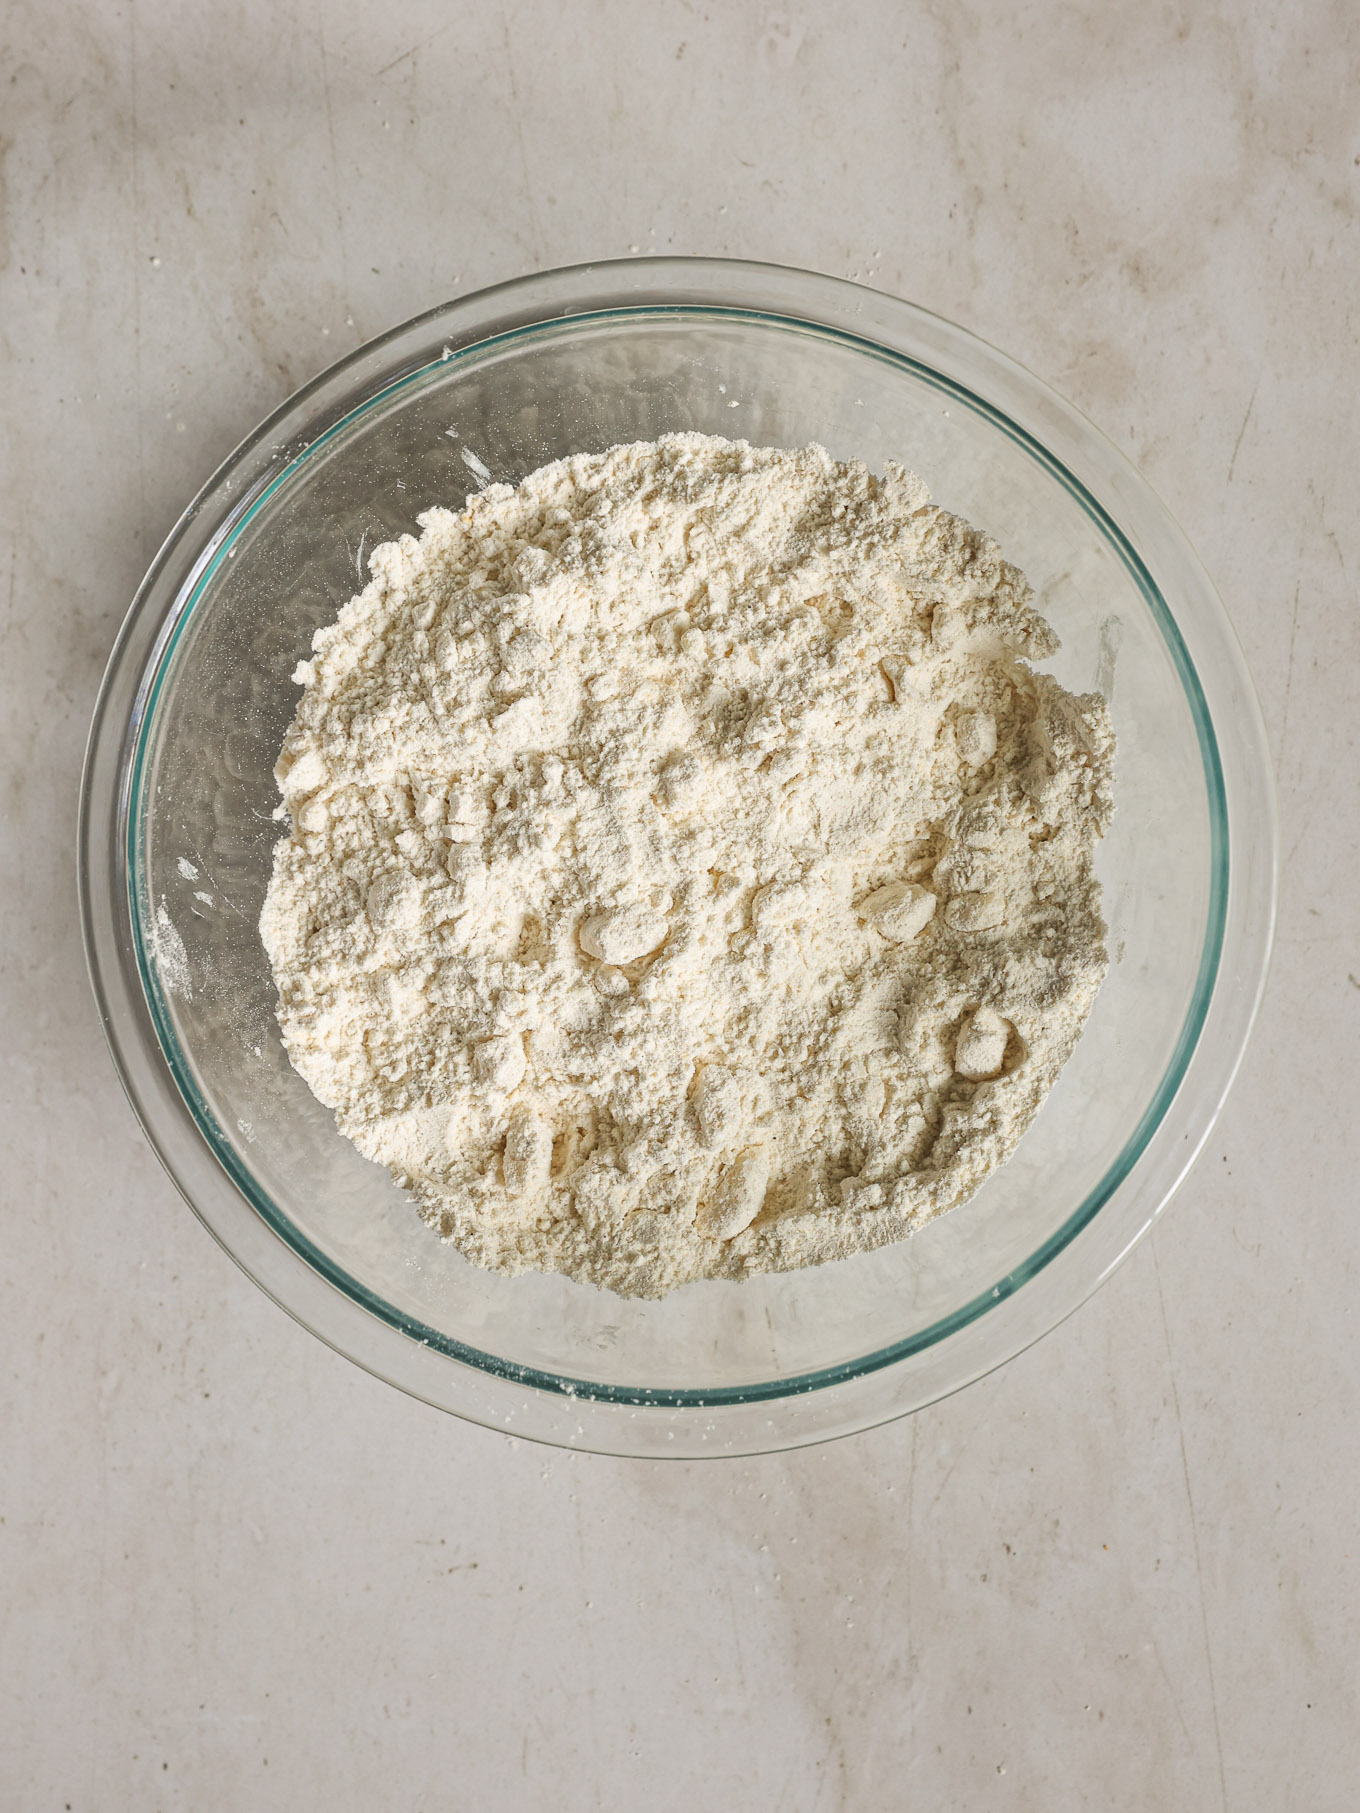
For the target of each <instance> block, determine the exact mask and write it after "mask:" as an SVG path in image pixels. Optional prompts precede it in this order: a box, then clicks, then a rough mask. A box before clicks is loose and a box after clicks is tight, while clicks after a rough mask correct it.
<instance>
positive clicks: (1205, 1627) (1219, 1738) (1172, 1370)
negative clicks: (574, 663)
mask: <svg viewBox="0 0 1360 1813" xmlns="http://www.w3.org/2000/svg"><path fill="white" fill-rule="evenodd" d="M1148 1244H1149V1245H1150V1246H1151V1248H1152V1273H1153V1276H1154V1277H1155V1278H1156V1280H1157V1303H1158V1307H1159V1308H1160V1310H1161V1312H1162V1340H1163V1341H1164V1342H1165V1344H1166V1364H1167V1374H1168V1377H1169V1378H1170V1380H1171V1403H1172V1407H1173V1409H1174V1410H1175V1413H1176V1435H1177V1439H1178V1440H1179V1442H1180V1447H1181V1478H1182V1479H1183V1480H1184V1482H1185V1502H1186V1504H1187V1506H1188V1507H1189V1511H1190V1544H1191V1547H1192V1549H1193V1550H1194V1555H1195V1585H1196V1587H1197V1588H1198V1589H1199V1623H1200V1633H1201V1635H1202V1637H1203V1640H1204V1666H1205V1669H1206V1671H1207V1673H1208V1677H1209V1706H1210V1709H1211V1710H1212V1712H1213V1715H1214V1745H1215V1747H1216V1749H1217V1752H1218V1798H1219V1805H1220V1806H1221V1807H1222V1808H1223V1813H1228V1782H1227V1776H1226V1774H1225V1772H1224V1768H1223V1732H1222V1730H1221V1728H1220V1726H1219V1722H1218V1688H1217V1686H1216V1685H1215V1682H1214V1656H1213V1650H1212V1648H1211V1647H1210V1644H1209V1613H1208V1609H1207V1607H1206V1606H1205V1603H1204V1570H1203V1567H1202V1565H1201V1563H1200V1553H1199V1523H1198V1521H1197V1519H1196V1517H1195V1497H1194V1493H1193V1492H1192V1491H1191V1489H1190V1462H1189V1459H1188V1457H1187V1455H1186V1452H1185V1424H1184V1423H1183V1422H1182V1420H1181V1394H1180V1389H1179V1387H1178V1386H1177V1384H1176V1361H1175V1357H1174V1355H1173V1354H1172V1351H1171V1328H1170V1324H1169V1323H1168V1322H1167V1319H1166V1295H1165V1292H1164V1291H1163V1290H1162V1268H1161V1266H1160V1265H1159V1264H1158V1262H1157V1247H1156V1244H1155V1241H1150V1242H1149V1243H1148Z"/></svg>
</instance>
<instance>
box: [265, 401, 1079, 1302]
mask: <svg viewBox="0 0 1360 1813" xmlns="http://www.w3.org/2000/svg"><path fill="white" fill-rule="evenodd" d="M420 523H421V526H422V533H421V535H420V537H419V539H416V538H414V537H411V536H404V537H402V539H401V540H400V541H396V542H391V543H388V544H386V545H385V546H383V547H380V548H378V549H376V550H375V551H374V553H373V556H372V558H371V561H370V570H371V572H372V575H373V577H372V581H371V583H370V584H369V585H368V586H367V587H366V588H365V590H364V591H363V592H361V593H360V595H359V596H358V597H357V598H355V599H353V600H352V601H351V602H350V603H349V604H348V605H346V606H345V608H344V609H343V610H342V611H341V613H340V616H339V619H338V621H337V622H336V624H335V625H334V626H333V627H330V628H326V629H322V630H320V631H319V632H318V634H317V636H316V638H315V641H314V644H313V646H314V650H315V654H314V658H313V659H312V660H310V661H306V662H303V663H302V665H301V666H300V667H299V669H298V671H297V675H296V678H297V680H298V681H299V682H300V683H301V684H302V686H303V689H304V690H303V694H302V698H301V701H300V703H299V705H298V710H297V716H296V718H295V720H294V722H293V724H292V726H291V728H290V729H289V731H288V735H287V738H286V740H285V742H284V746H283V751H282V754H281V757H280V760H279V765H278V769H277V774H278V779H279V782H280V786H281V788H282V792H283V799H284V807H285V809H286V812H287V814H288V816H289V819H290V821H291V826H292V830H291V834H290V835H289V836H287V837H285V838H284V839H283V840H282V841H281V842H280V843H279V845H278V847H277V851H276V854H275V862H274V874H273V880H272V883H271V886H270V889H269V894H268V898H267V901H266V904H265V908H264V914H263V917H262V920H261V927H260V929H261V933H262V936H263V939H264V943H265V947H266V949H267V951H268V954H269V958H270V961H271V963H272V965H273V970H274V975H275V978H276V981H277V985H278V990H279V1024H280V1027H281V1028H282V1033H283V1038H284V1041H285V1044H286V1046H287V1049H288V1052H289V1055H290V1057H291V1059H292V1061H293V1064H294V1065H295V1066H296V1068H297V1069H298V1071H299V1072H300V1073H301V1075H302V1076H303V1077H304V1078H305V1079H306V1081H307V1082H308V1084H309V1085H310V1086H311V1088H312V1090H313V1092H314V1093H315V1094H316V1095H317V1096H318V1097H319V1098H320V1100H321V1101H322V1102H324V1103H325V1104H326V1105H327V1106H328V1107H330V1108H332V1109H334V1111H335V1115H336V1120H337V1123H338V1125H339V1127H340V1130H341V1131H342V1132H343V1133H344V1134H346V1135H347V1136H348V1137H349V1138H350V1139H351V1140H353V1142H354V1143H355V1145H356V1146H358V1148H359V1150H360V1151H361V1152H363V1153H365V1154H367V1156H368V1157H370V1158H372V1159H375V1160H376V1161H377V1162H378V1163H379V1164H382V1165H385V1166H387V1167H388V1169H389V1170H390V1171H391V1172H392V1173H393V1175H394V1176H395V1177H396V1179H397V1181H398V1182H399V1183H400V1184H402V1185H403V1186H404V1187H406V1188H407V1189H409V1190H410V1191H412V1192H413V1193H414V1195H415V1197H416V1198H417V1200H418V1202H419V1204H420V1206H421V1210H422V1213H423V1214H424V1215H425V1217H426V1219H427V1220H428V1221H429V1222H430V1223H431V1225H432V1226H433V1227H435V1228H437V1229H438V1230H439V1231H440V1233H442V1234H443V1235H444V1236H445V1237H446V1238H448V1239H450V1240H452V1241H454V1242H456V1244H457V1245H458V1246H459V1247H460V1248H461V1250H462V1251H463V1252H464V1253H465V1254H467V1256H468V1257H469V1258H471V1259H473V1260H475V1261H476V1262H477V1263H479V1264H481V1265H485V1266H490V1267H494V1268H496V1269H498V1270H501V1271H506V1272H519V1271H523V1270H525V1269H528V1268H531V1267H532V1268H540V1269H552V1270H558V1271H563V1272H567V1273H570V1274H571V1275H573V1276H575V1277H577V1278H582V1279H588V1280H590V1281H592V1282H593V1283H595V1284H598V1285H602V1286H606V1287H608V1288H609V1289H611V1290H614V1291H617V1292H619V1293H621V1294H624V1295H641V1296H658V1295H660V1294H662V1293H663V1292H665V1291H668V1290H670V1289H671V1288H672V1287H674V1286H675V1285H678V1284H682V1283H684V1282H686V1281H687V1280H690V1279H695V1278H712V1277H722V1278H740V1277H742V1276H744V1275H745V1274H747V1273H750V1272H757V1271H775V1270H785V1269H789V1268H792V1267H796V1266H802V1265H808V1264H813V1263H817V1262H819V1261H822V1260H827V1259H834V1258H839V1257H841V1256H843V1255H846V1254H849V1253H853V1252H856V1251H860V1250H863V1249H866V1248H870V1247H876V1246H879V1245H881V1244H883V1243H884V1242H887V1241H892V1240H898V1239H900V1238H901V1237H902V1236H904V1235H906V1234H907V1233H909V1232H910V1231H911V1230H912V1229H914V1228H916V1227H919V1226H920V1225H921V1224H922V1223H923V1222H925V1221H926V1220H928V1219H929V1218H930V1217H932V1216H933V1215H936V1214H938V1213H940V1212H941V1211H942V1210H944V1209H947V1208H949V1207H951V1206H952V1205H954V1204H956V1203H958V1202H960V1201H962V1200H963V1199H964V1198H965V1197H966V1196H968V1195H969V1194H970V1193H971V1192H972V1191H973V1190H974V1189H976V1187H977V1186H978V1184H979V1183H980V1182H981V1181H982V1179H983V1178H984V1177H985V1176H986V1175H987V1173H988V1172H989V1171H990V1170H992V1168H993V1167H994V1166H996V1165H997V1164H999V1163H1000V1162H1001V1161H1002V1160H1003V1159H1005V1158H1006V1157H1007V1156H1008V1155H1009V1153H1010V1152H1011V1151H1012V1150H1013V1148H1014V1146H1015V1144H1016V1142H1017V1141H1018V1139H1019V1138H1020V1135H1021V1134H1022V1133H1023V1131H1024V1130H1025V1128H1026V1126H1027V1125H1028V1124H1029V1122H1030V1121H1031V1119H1032V1118H1033V1116H1034V1114H1035V1112H1036V1111H1037V1109H1038V1108H1039V1106H1040V1104H1041V1102H1042V1101H1043V1099H1044V1096H1045V1095H1046V1093H1047V1091H1048V1090H1049V1088H1050V1087H1051V1085H1052V1083H1053V1082H1054V1080H1055V1078H1056V1077H1057V1075H1058V1073H1059V1071H1060V1070H1061V1068H1062V1066H1063V1064H1064V1063H1065V1061H1066V1059H1067V1058H1068V1056H1069V1055H1070V1053H1071V1051H1072V1049H1073V1046H1074V1045H1075V1044H1076V1041H1077V1038H1078V1036H1079V1034H1080V1031H1081V1027H1082V1024H1083V1021H1084V1019H1085V1017H1086V1014H1087V1012H1088V1011H1089V1009H1090V1006H1091V1003H1092V1000H1093V998H1094V996H1095V992H1096V990H1097V988H1098V987H1099V984H1100V981H1101V978H1102V976H1103V974H1104V969H1105V952H1104V931H1105V928H1104V925H1103V922H1102V920H1101V915H1100V894H1099V887H1098V883H1097V881H1096V878H1095V873H1094V869H1093V864H1092V852H1093V848H1094V845H1095V842H1096V839H1097V837H1098V835H1099V834H1100V833H1101V832H1102V831H1103V829H1104V827H1105V825H1106V822H1107V820H1108V817H1109V814H1110V809H1111V806H1110V769H1111V761H1112V756H1113V738H1112V735H1111V732H1110V727H1109V720H1108V716H1107V713H1106V709H1105V705H1104V702H1103V700H1101V699H1100V697H1099V696H1098V695H1094V694H1091V695H1086V696H1084V697H1080V698H1076V697H1073V696H1071V695H1070V694H1068V693H1066V692H1064V691H1063V689H1062V688H1061V687H1060V686H1058V685H1057V683H1056V682H1055V681H1054V680H1052V679H1051V678H1049V677H1048V676H1047V675H1044V674H1042V673H1038V672H1036V671H1034V670H1033V668H1031V667H1030V666H1029V665H1028V662H1027V659H1026V658H1027V657H1028V658H1029V659H1030V660H1033V659H1039V658H1042V657H1045V656H1047V655H1050V654H1051V653H1052V652H1053V651H1054V650H1055V648H1056V646H1057V640H1056V638H1055V637H1054V635H1053V634H1052V632H1051V630H1050V629H1049V628H1048V626H1047V625H1046V624H1045V623H1044V622H1043V620H1042V619H1041V618H1040V617H1039V616H1038V615H1037V614H1036V613H1035V611H1034V610H1033V609H1032V608H1031V605H1030V602H1029V600H1030V590H1029V587H1028V585H1027V584H1026V582H1025V580H1024V578H1023V576H1022V575H1021V574H1020V573H1019V572H1017V570H1016V569H1015V568H1014V567H1012V566H1010V565H1008V564H1007V562H1006V561H1005V560H1003V559H1002V557H1001V555H1000V552H999V550H998V549H997V547H996V545H995V543H993V542H992V541H991V540H989V539H988V537H987V536H985V535H983V534H981V533H980V532H978V531H977V530H975V529H973V528H970V527H969V526H968V525H967V524H966V523H964V522H963V521H961V520H960V519H959V518H958V517H955V516H951V515H949V514H947V513H946V512H945V511H943V510H940V509H938V508H936V507H935V506H933V505H932V504H931V503H930V502H929V498H928V494H927V492H926V490H925V488H924V486H923V485H922V484H921V483H920V481H919V480H918V479H916V478H914V477H913V476H911V475H910V474H909V473H907V472H905V471H903V470H902V469H901V468H898V467H894V466H890V467H889V468H888V470H887V472H886V474H885V476H884V477H883V478H881V479H880V478H875V477H874V476H873V475H872V474H871V473H870V472H869V471H868V470H867V468H865V467H864V466H863V465H861V464H858V463H856V462H850V463H840V462H837V461H835V460H832V459H831V458H830V456H829V455H828V454H827V453H826V452H825V451H824V450H823V449H822V448H820V447H815V446H814V447H808V448H805V449H803V450H802V451H800V452H793V453H789V452H781V451H776V450H774V449H770V448H758V447H752V446H749V445H747V444H746V443H744V442H739V441H738V442H732V441H725V440H719V439H714V438H710V437H707V436H703V435H695V434H682V435H671V436H668V437H666V439H664V440H662V441H659V442H657V443H655V444H650V443H648V444H638V445H634V446H626V447H614V448H612V449H611V450H610V451H609V452H607V453H604V454H600V455H581V456H578V457H575V458H572V459H567V460H562V461H559V462H557V463H556V464H554V465H550V466H545V467H543V468H542V469H541V470H539V471H537V472H534V473H532V474H531V475H530V476H529V477H528V478H527V479H525V480H524V482H523V483H522V484H520V485H519V486H518V487H516V488H514V489H511V488H510V487H509V486H506V485H490V486H488V487H487V489H486V490H484V491H482V492H481V493H480V494H479V495H477V496H474V497H472V498H471V499H470V500H469V501H468V504H467V507H466V508H465V509H464V510H463V511H462V512H461V513H459V514H454V513H453V512H451V511H449V510H444V509H434V510H431V511H429V512H428V513H427V514H426V515H424V516H422V517H421V518H420Z"/></svg>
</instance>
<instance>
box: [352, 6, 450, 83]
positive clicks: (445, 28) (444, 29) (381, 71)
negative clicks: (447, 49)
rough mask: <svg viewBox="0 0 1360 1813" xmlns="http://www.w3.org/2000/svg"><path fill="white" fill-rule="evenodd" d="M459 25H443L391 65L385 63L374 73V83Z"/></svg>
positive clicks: (393, 60) (405, 51) (395, 58)
mask: <svg viewBox="0 0 1360 1813" xmlns="http://www.w3.org/2000/svg"><path fill="white" fill-rule="evenodd" d="M457 24H458V20H456V19H451V20H450V21H449V23H448V24H447V25H441V26H440V28H439V30H438V31H432V32H431V33H430V35H429V37H428V38H421V39H420V40H419V42H418V43H415V44H413V45H412V46H411V48H410V49H409V50H404V51H402V53H401V55H400V56H397V57H393V59H392V61H391V62H390V63H384V64H383V66H382V68H381V69H375V70H374V72H373V79H374V81H375V82H376V81H377V79H378V77H379V76H385V75H386V74H387V72H388V71H389V70H391V69H396V68H397V67H398V65H399V64H402V63H405V62H406V61H407V60H408V59H409V58H411V57H414V56H418V55H419V53H420V52H421V51H422V50H425V49H426V48H427V47H428V46H429V45H431V44H433V43H434V41H435V39H436V38H442V37H443V36H444V34H445V32H451V31H452V30H453V28H454V26H455V25H457Z"/></svg>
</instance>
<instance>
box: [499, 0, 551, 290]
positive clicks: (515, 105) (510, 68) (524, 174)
mask: <svg viewBox="0 0 1360 1813" xmlns="http://www.w3.org/2000/svg"><path fill="white" fill-rule="evenodd" d="M501 35H502V36H503V38H504V39H505V69H506V74H507V76H508V77H509V81H510V113H511V117H512V118H513V119H514V122H515V138H516V141H517V142H518V145H519V172H520V180H521V181H522V182H523V184H524V199H525V201H526V203H527V204H528V208H529V219H530V221H531V222H532V223H533V234H534V237H533V247H532V250H533V254H534V257H535V259H536V260H537V261H538V262H539V263H541V262H542V251H541V247H542V243H543V234H542V230H541V227H540V224H539V219H538V202H537V199H536V198H535V195H534V191H533V185H532V184H531V183H530V181H529V152H528V147H527V146H526V144H525V142H524V109H523V108H522V107H521V106H520V103H519V83H518V82H517V81H516V79H515V57H514V52H513V50H512V49H511V44H510V19H509V15H508V14H507V12H506V10H505V0H501Z"/></svg>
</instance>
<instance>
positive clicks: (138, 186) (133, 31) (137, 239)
mask: <svg viewBox="0 0 1360 1813" xmlns="http://www.w3.org/2000/svg"><path fill="white" fill-rule="evenodd" d="M128 62H129V70H128V98H129V102H130V104H131V108H132V373H133V382H134V384H135V386H136V392H137V394H136V395H135V396H134V398H133V400H132V409H133V415H134V417H135V419H136V427H137V491H138V504H139V507H140V512H141V545H142V553H143V557H145V554H146V530H147V519H146V444H145V440H144V437H143V433H142V168H141V157H140V155H139V144H138V140H139V137H140V132H139V127H138V120H137V6H136V0H132V3H131V4H130V5H129V6H128Z"/></svg>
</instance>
